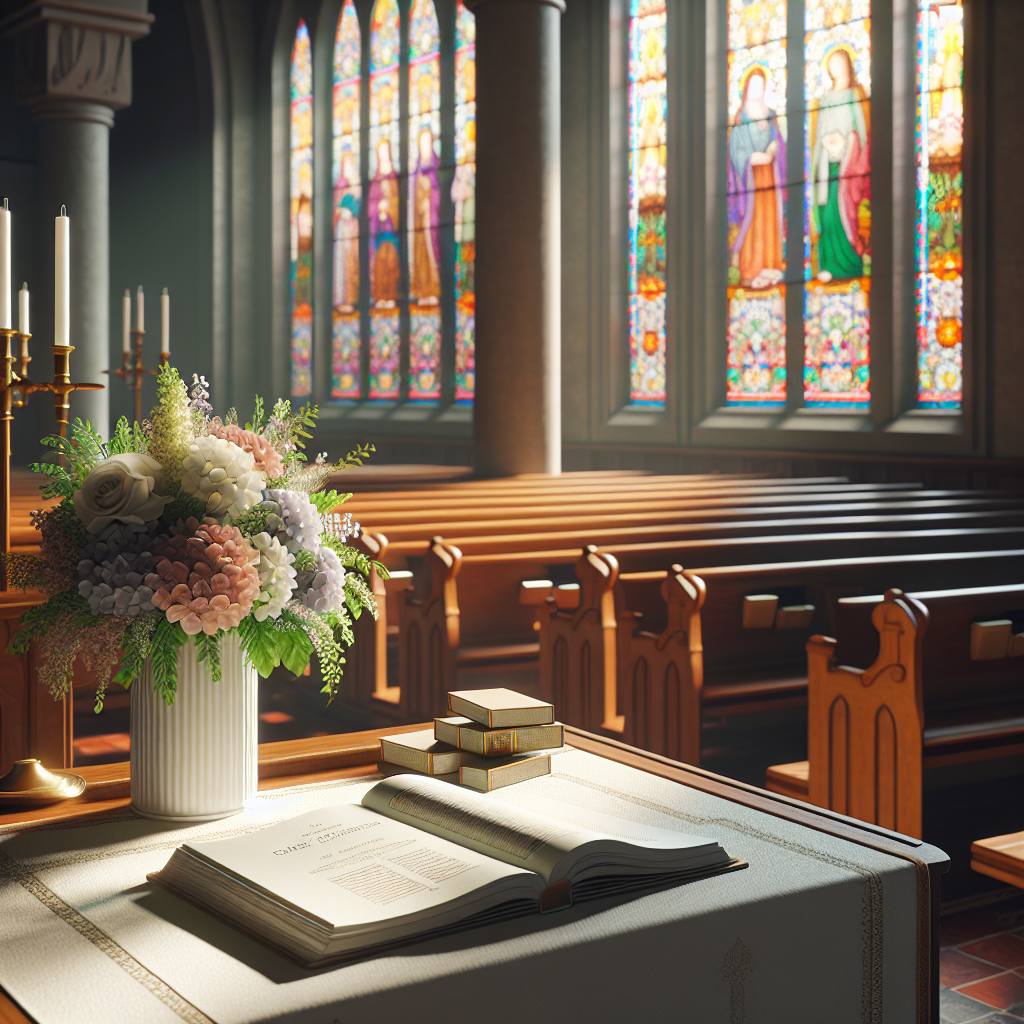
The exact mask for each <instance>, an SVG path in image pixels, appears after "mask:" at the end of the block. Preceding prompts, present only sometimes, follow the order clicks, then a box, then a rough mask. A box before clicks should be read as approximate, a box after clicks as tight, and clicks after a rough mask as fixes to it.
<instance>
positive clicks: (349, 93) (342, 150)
mask: <svg viewBox="0 0 1024 1024" xmlns="http://www.w3.org/2000/svg"><path fill="white" fill-rule="evenodd" d="M361 43H362V39H361V36H360V31H359V19H358V17H357V16H356V12H355V8H354V7H353V5H352V0H345V4H344V6H343V7H342V10H341V16H340V17H339V18H338V29H337V33H336V35H335V38H334V69H333V70H334V91H333V97H332V104H331V105H332V115H333V116H332V122H333V131H332V134H333V153H332V155H331V182H332V185H333V194H334V204H333V210H332V218H333V239H334V276H333V281H332V288H331V292H332V314H331V319H332V324H331V398H334V399H353V398H359V397H360V395H361V378H360V370H361V365H360V362H361V360H360V357H361V354H362V353H361V349H362V331H361V329H360V302H359V208H360V204H361V201H362V187H361V180H360V165H361V162H362V161H361V157H362V145H361V142H362V136H361V133H360V124H359V111H360V101H361V96H360V93H361V86H362V60H361V57H362V46H361Z"/></svg>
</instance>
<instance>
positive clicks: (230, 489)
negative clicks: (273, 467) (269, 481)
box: [181, 436, 266, 519]
mask: <svg viewBox="0 0 1024 1024" xmlns="http://www.w3.org/2000/svg"><path fill="white" fill-rule="evenodd" d="M255 465H256V460H255V459H254V458H253V455H252V453H251V452H247V451H244V450H243V449H241V448H239V447H238V445H237V444H234V443H232V442H231V441H225V440H223V439H222V438H219V437H210V436H206V437H197V438H196V439H195V442H194V443H193V444H192V445H191V446H190V447H189V450H188V455H186V456H185V458H184V459H183V460H182V463H181V468H182V469H183V470H184V473H183V475H182V478H181V489H182V490H183V491H184V492H185V493H186V494H189V495H191V496H192V497H194V498H199V500H200V501H205V502H206V513H207V515H211V516H215V517H216V518H218V519H220V518H222V517H224V516H227V517H228V518H229V519H237V518H238V517H239V516H240V515H241V514H242V513H243V512H244V511H245V510H246V509H247V508H248V507H249V506H250V505H254V504H255V503H256V502H258V501H259V500H260V498H261V497H262V495H263V485H264V483H265V482H266V481H264V479H263V474H262V473H260V472H259V471H258V470H257V469H255Z"/></svg>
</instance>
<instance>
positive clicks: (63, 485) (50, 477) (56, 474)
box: [28, 437, 78, 498]
mask: <svg viewBox="0 0 1024 1024" xmlns="http://www.w3.org/2000/svg"><path fill="white" fill-rule="evenodd" d="M42 443H43V444H48V443H49V438H46V437H44V438H43V442H42ZM53 458H57V456H53ZM28 468H29V469H31V470H32V472H33V473H41V474H42V475H43V476H44V477H46V480H45V481H44V482H43V483H41V484H40V485H39V488H40V490H41V491H42V495H43V497H44V498H70V497H71V496H72V495H73V494H74V493H75V491H77V490H78V481H77V480H76V479H75V478H74V477H73V476H72V475H71V474H70V473H69V472H68V471H67V470H66V469H65V468H64V467H63V466H62V465H61V464H60V462H59V461H58V462H33V463H32V464H31V465H30V466H29V467H28Z"/></svg>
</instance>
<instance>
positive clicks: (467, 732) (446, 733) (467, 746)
mask: <svg viewBox="0 0 1024 1024" xmlns="http://www.w3.org/2000/svg"><path fill="white" fill-rule="evenodd" d="M434 736H435V737H436V738H437V739H439V740H441V741H442V742H443V743H449V744H451V745H452V746H453V747H458V748H459V750H468V751H470V752H471V753H473V754H479V755H480V756H481V757H507V756H508V755H509V754H528V753H529V752H530V751H532V750H547V749H549V748H551V747H560V746H561V745H562V726H561V724H560V723H559V722H552V723H551V725H520V726H514V727H512V726H510V727H508V728H505V729H488V728H487V726H485V725H481V724H480V723H479V722H474V721H473V720H472V719H469V718H463V717H462V716H461V715H456V716H454V717H452V718H435V719H434Z"/></svg>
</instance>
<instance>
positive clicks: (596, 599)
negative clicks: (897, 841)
mask: <svg viewBox="0 0 1024 1024" xmlns="http://www.w3.org/2000/svg"><path fill="white" fill-rule="evenodd" d="M894 572H895V573H898V574H899V576H900V578H901V579H903V580H904V581H906V583H907V585H908V586H912V587H914V588H915V589H916V588H927V587H934V586H937V585H940V584H941V583H942V582H944V581H945V580H947V579H948V578H949V576H950V575H951V574H955V575H956V576H957V577H958V578H959V579H962V580H966V581H967V582H970V583H971V584H973V585H977V586H982V585H987V584H993V583H1009V582H1014V581H1016V580H1018V579H1021V578H1024V549H1018V550H1011V551H998V552H966V553H947V552H943V553H940V554H931V555H905V556H900V557H896V558H886V559H884V560H880V559H877V558H846V559H828V560H824V561H818V562H814V561H803V562H792V563H777V564H774V565H748V566H718V567H712V568H707V569H701V570H699V575H697V574H695V573H692V572H685V571H684V570H683V569H682V568H681V567H680V566H678V565H675V566H672V567H671V568H670V569H669V570H667V571H665V570H662V571H655V572H640V573H619V572H618V569H617V563H616V562H615V560H614V559H613V558H611V556H608V555H605V554H601V553H600V552H597V551H586V552H584V555H583V556H582V557H581V558H580V560H579V561H578V562H577V564H576V567H575V573H576V577H577V580H578V581H579V583H578V589H576V590H568V589H566V588H564V587H562V588H558V589H557V590H554V592H553V594H552V597H551V599H550V600H548V602H547V604H546V607H543V608H538V622H539V625H540V631H539V639H540V648H541V650H540V665H541V693H542V694H543V695H545V696H547V697H548V698H549V699H552V698H557V699H558V700H559V702H560V703H559V706H560V707H565V708H566V710H565V711H564V712H561V713H562V714H563V716H564V719H565V721H567V722H569V723H570V724H575V723H576V722H577V721H586V722H587V723H588V724H587V727H588V728H590V729H591V730H594V729H601V728H602V727H605V728H612V729H613V730H615V731H618V729H619V727H621V730H622V738H623V739H624V740H625V741H626V742H628V743H631V744H633V745H634V746H639V747H643V748H644V749H647V750H651V751H653V752H655V753H659V754H665V755H666V756H670V757H674V758H678V759H681V760H685V761H687V762H688V763H691V764H699V763H700V751H701V721H702V716H703V712H704V711H705V710H707V711H711V712H713V713H714V714H715V715H717V716H729V715H735V714H742V713H750V712H758V711H765V710H770V709H781V708H786V707H796V706H801V705H803V704H805V703H806V699H807V698H806V695H807V669H806V652H805V645H806V642H807V639H808V637H809V636H810V635H811V634H812V633H814V632H820V631H825V630H831V631H834V625H833V619H832V611H833V609H834V606H835V602H836V601H837V600H838V599H839V598H840V597H842V596H847V595H851V594H862V593H864V592H865V590H866V589H875V588H876V587H877V584H878V581H879V578H880V577H882V578H886V577H887V576H888V574H890V573H894ZM548 589H549V590H550V589H551V588H550V587H549V588H548ZM527 592H528V593H530V594H531V595H535V594H538V593H539V588H538V587H537V586H536V585H534V586H532V587H528V588H527ZM780 595H781V600H780ZM599 623H602V624H599ZM609 631H611V632H612V633H614V635H615V638H616V639H615V641H614V643H611V642H610V641H608V640H607V637H608V635H609ZM606 645H607V646H608V647H610V648H612V649H614V651H615V658H614V661H610V660H608V659H606V658H605V657H604V655H603V651H604V650H605V647H606ZM594 693H597V694H600V695H601V699H600V702H599V703H598V704H594V703H592V702H591V701H590V698H588V696H587V695H590V697H591V698H592V696H593V694H594ZM612 709H614V713H613V711H612ZM609 723H612V724H611V725H609Z"/></svg>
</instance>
